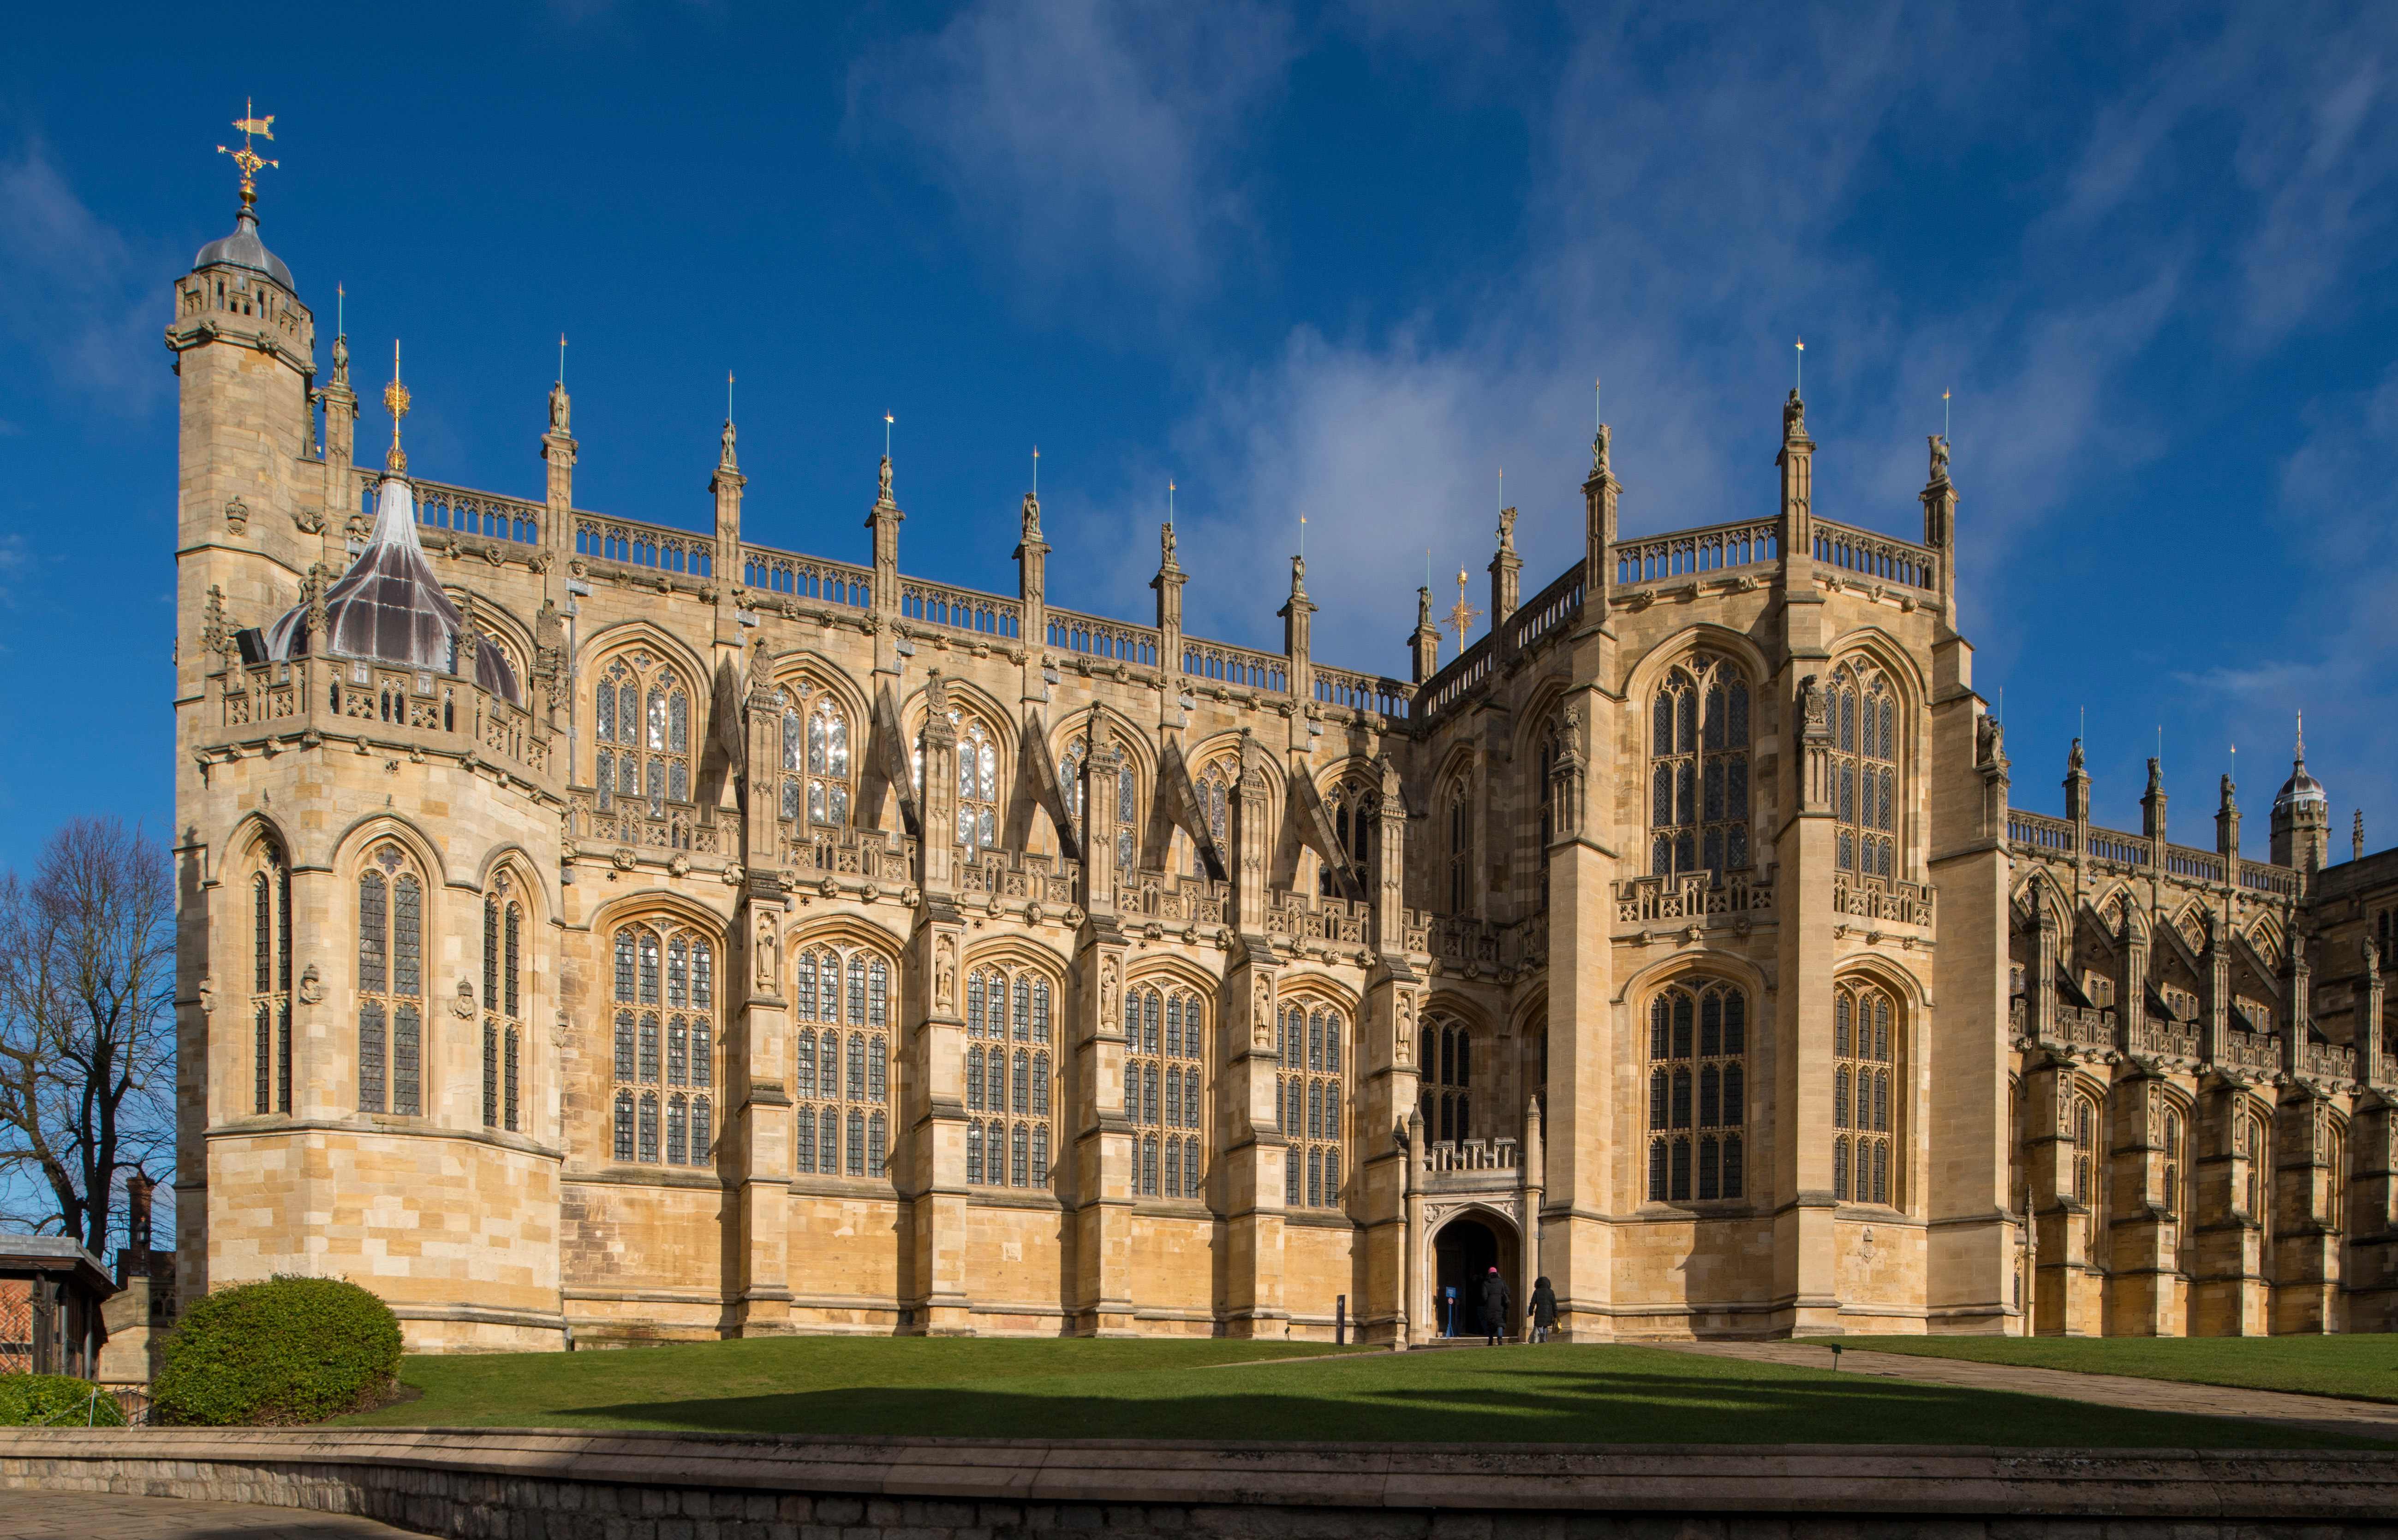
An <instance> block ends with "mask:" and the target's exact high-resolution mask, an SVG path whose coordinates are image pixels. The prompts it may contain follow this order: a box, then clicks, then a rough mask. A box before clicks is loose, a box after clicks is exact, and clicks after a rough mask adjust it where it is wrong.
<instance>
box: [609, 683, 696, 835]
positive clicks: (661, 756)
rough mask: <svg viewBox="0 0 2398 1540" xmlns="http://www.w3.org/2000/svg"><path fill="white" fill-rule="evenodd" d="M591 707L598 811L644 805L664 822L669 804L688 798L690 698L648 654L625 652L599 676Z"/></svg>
mask: <svg viewBox="0 0 2398 1540" xmlns="http://www.w3.org/2000/svg"><path fill="white" fill-rule="evenodd" d="M592 704H593V707H594V711H593V719H594V721H595V722H596V723H597V728H596V736H597V738H598V745H597V749H596V752H595V756H594V758H593V760H592V767H593V770H592V779H593V780H594V782H595V783H597V786H598V789H599V794H600V807H601V808H602V809H607V808H612V807H613V806H615V805H616V803H618V802H619V801H623V802H630V803H645V804H646V805H647V808H648V811H649V815H650V816H651V817H652V818H664V817H665V816H666V815H667V803H669V802H689V801H690V800H691V696H690V694H689V692H688V691H686V690H684V689H683V685H682V681H681V680H680V679H679V678H677V677H676V676H675V674H674V671H673V670H672V669H669V668H667V666H666V664H665V663H663V662H661V661H660V660H658V659H657V658H655V657H653V655H652V654H650V653H649V652H647V651H635V652H629V653H626V654H625V655H624V656H623V657H620V658H617V659H616V660H614V661H613V663H609V665H608V667H607V668H606V669H605V670H604V671H603V672H602V673H601V674H600V684H599V688H598V690H597V691H596V692H595V698H594V700H593V703H592Z"/></svg>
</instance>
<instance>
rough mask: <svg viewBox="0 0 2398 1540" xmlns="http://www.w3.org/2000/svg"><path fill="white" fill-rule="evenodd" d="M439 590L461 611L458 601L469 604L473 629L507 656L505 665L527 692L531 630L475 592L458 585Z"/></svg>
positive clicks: (492, 600)
mask: <svg viewBox="0 0 2398 1540" xmlns="http://www.w3.org/2000/svg"><path fill="white" fill-rule="evenodd" d="M442 588H443V589H444V590H445V591H446V592H447V593H448V594H449V596H450V602H451V603H452V604H456V605H457V606H458V608H459V609H461V610H462V611H463V610H465V609H466V605H465V603H462V602H461V601H462V600H465V599H468V598H471V599H472V600H473V602H474V611H475V627H476V629H477V630H478V631H480V632H482V633H483V635H484V636H486V637H488V638H489V639H490V640H492V641H493V642H495V643H497V644H498V645H499V648H500V650H501V651H502V652H504V653H505V654H506V655H507V659H508V662H509V663H512V664H514V665H515V667H516V670H517V680H518V682H519V684H521V685H523V686H524V687H525V689H526V690H531V689H532V662H533V659H534V657H535V656H536V653H535V651H534V648H533V640H532V627H531V626H529V625H527V624H526V623H524V622H523V621H522V620H521V619H519V617H518V615H517V612H516V611H515V610H514V609H510V608H508V606H507V605H505V604H504V603H502V602H501V601H500V600H499V599H497V598H494V597H493V596H491V595H489V594H486V593H484V592H482V591H481V590H479V589H476V588H471V587H469V586H467V585H466V584H465V583H444V584H442Z"/></svg>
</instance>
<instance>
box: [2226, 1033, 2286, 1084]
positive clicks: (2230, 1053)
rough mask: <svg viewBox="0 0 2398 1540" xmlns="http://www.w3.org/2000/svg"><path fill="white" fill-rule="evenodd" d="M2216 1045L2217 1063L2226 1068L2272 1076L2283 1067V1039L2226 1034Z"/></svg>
mask: <svg viewBox="0 0 2398 1540" xmlns="http://www.w3.org/2000/svg"><path fill="white" fill-rule="evenodd" d="M2216 1043H2217V1048H2216V1055H2215V1062H2216V1064H2219V1065H2224V1066H2225V1067H2226V1068H2230V1069H2245V1070H2250V1071H2254V1072H2255V1073H2257V1074H2260V1075H2271V1074H2274V1073H2276V1072H2278V1071H2279V1070H2280V1069H2281V1067H2282V1039H2281V1038H2276V1037H2272V1036H2270V1035H2269V1034H2267V1033H2263V1032H2240V1031H2236V1030H2235V1031H2229V1032H2224V1033H2222V1034H2220V1035H2219V1036H2218V1037H2217V1038H2216Z"/></svg>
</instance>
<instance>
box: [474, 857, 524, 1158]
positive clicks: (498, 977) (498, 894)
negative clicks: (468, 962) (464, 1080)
mask: <svg viewBox="0 0 2398 1540" xmlns="http://www.w3.org/2000/svg"><path fill="white" fill-rule="evenodd" d="M513 887H514V884H513V883H512V882H511V880H510V879H509V877H508V874H507V873H505V872H502V873H500V874H499V875H498V876H497V877H494V878H493V879H492V891H491V892H490V893H489V894H488V895H486V896H485V898H484V900H483V1126H484V1127H485V1128H487V1129H489V1128H498V1129H505V1130H507V1132H510V1133H514V1132H518V1130H517V1088H518V1077H519V1074H520V1072H521V1067H522V1061H523V1054H524V1021H525V1018H524V905H523V904H521V903H519V901H518V900H517V898H516V897H515V895H514V893H513V891H512V889H513Z"/></svg>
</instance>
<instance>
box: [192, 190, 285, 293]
mask: <svg viewBox="0 0 2398 1540" xmlns="http://www.w3.org/2000/svg"><path fill="white" fill-rule="evenodd" d="M192 265H193V266H194V267H195V268H199V267H246V268H248V269H249V270H250V271H251V272H252V273H263V274H265V275H267V276H268V277H270V278H272V279H274V280H275V281H276V283H278V284H281V285H282V286H283V287H284V288H293V285H292V282H291V270H290V268H288V267H286V266H284V265H283V259H282V258H280V257H278V256H276V254H275V253H274V252H272V251H269V250H268V249H266V243H265V242H264V241H262V240H260V239H259V238H258V214H257V212H256V210H254V209H252V208H250V207H249V204H247V203H244V204H243V205H242V206H241V213H240V215H239V216H238V217H236V219H235V221H234V225H233V234H230V235H222V236H219V237H218V238H217V239H215V240H212V241H210V242H209V244H208V245H206V246H204V247H202V248H200V254H199V255H198V256H196V257H195V258H193V259H192ZM295 292H296V290H295Z"/></svg>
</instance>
